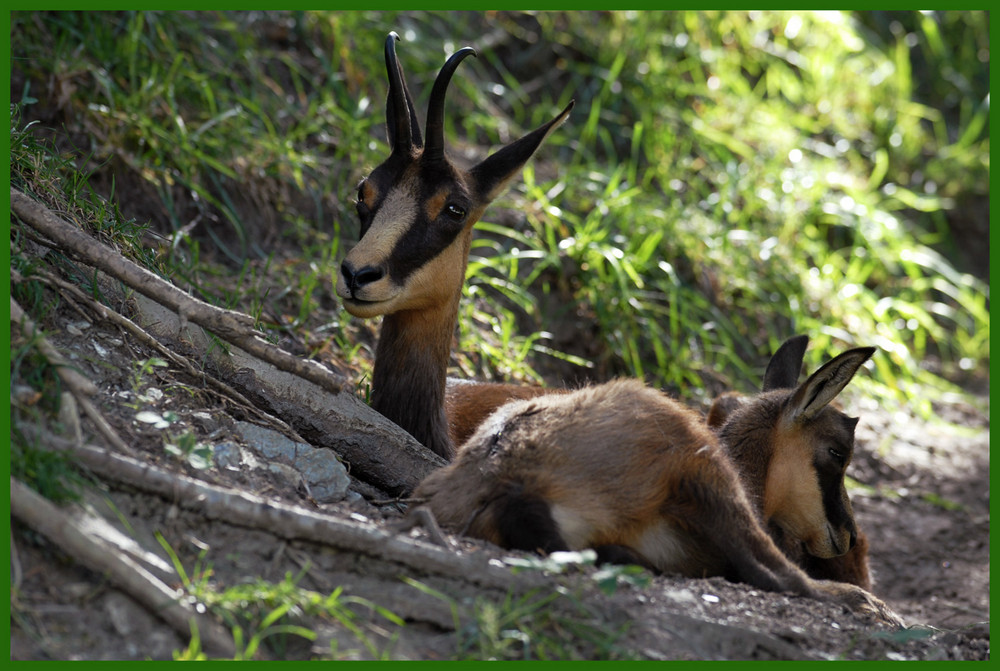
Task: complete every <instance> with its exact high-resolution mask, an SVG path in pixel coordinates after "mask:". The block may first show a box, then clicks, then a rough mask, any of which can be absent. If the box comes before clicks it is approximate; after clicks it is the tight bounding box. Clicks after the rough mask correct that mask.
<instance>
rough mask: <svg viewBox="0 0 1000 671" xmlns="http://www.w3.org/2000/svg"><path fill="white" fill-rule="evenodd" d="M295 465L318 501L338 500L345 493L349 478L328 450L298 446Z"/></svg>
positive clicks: (345, 470) (344, 469) (329, 501)
mask: <svg viewBox="0 0 1000 671" xmlns="http://www.w3.org/2000/svg"><path fill="white" fill-rule="evenodd" d="M295 466H296V468H298V470H299V472H300V473H301V474H302V477H303V478H305V481H306V483H307V484H308V485H309V491H310V492H312V495H313V498H314V499H316V500H317V501H319V502H320V503H332V502H334V501H339V500H341V499H342V498H344V495H345V494H347V488H348V487H349V486H350V484H351V478H350V476H348V475H347V469H346V468H344V465H343V464H341V463H340V462H339V461H337V457H336V455H334V453H333V452H331V451H330V450H320V449H316V448H314V447H306V448H300V451H299V457H298V458H297V459H296V460H295Z"/></svg>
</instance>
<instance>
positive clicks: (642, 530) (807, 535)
mask: <svg viewBox="0 0 1000 671" xmlns="http://www.w3.org/2000/svg"><path fill="white" fill-rule="evenodd" d="M862 354H864V353H861V354H856V355H853V358H854V359H859V358H860V357H861V356H862ZM868 355H870V351H869V352H867V354H864V357H863V358H867V356H868ZM844 356H846V354H845V355H842V357H844ZM840 359H841V357H838V359H835V360H834V361H833V362H831V363H830V364H828V365H827V366H825V367H824V368H823V369H821V370H820V371H818V372H817V374H816V375H814V376H813V377H811V378H810V379H809V380H807V382H806V383H804V384H803V385H802V386H800V387H799V388H798V389H796V390H776V391H772V392H768V393H765V394H762V395H761V396H760V397H758V398H757V399H754V401H752V402H750V403H748V404H747V405H745V406H743V407H741V408H740V409H739V411H738V412H736V413H734V415H733V416H732V417H730V418H728V420H727V421H726V422H725V423H724V425H723V427H722V431H720V433H719V435H720V436H723V439H722V443H721V444H720V441H719V438H718V437H717V436H716V433H714V432H713V431H711V430H710V429H709V428H708V426H707V424H706V423H705V422H704V421H703V420H701V418H700V416H698V415H697V414H695V413H693V412H692V411H690V410H688V409H686V408H684V407H683V406H681V405H680V404H678V403H677V402H675V401H673V400H671V399H670V398H668V397H666V396H665V395H663V394H661V393H660V392H657V391H655V390H652V389H649V388H647V387H645V386H644V385H643V384H642V383H640V382H638V381H634V380H632V381H628V380H625V381H615V382H612V383H608V384H605V385H600V386H596V387H589V388H584V389H581V390H578V391H574V392H568V393H563V394H554V395H547V396H540V397H537V398H533V399H529V400H522V401H515V402H512V403H509V404H507V405H505V406H503V407H502V408H500V409H499V410H498V411H497V412H495V413H494V414H493V415H492V416H490V417H489V419H487V421H486V422H485V423H483V424H482V425H481V426H480V427H479V429H478V430H477V431H476V432H475V433H474V434H473V436H472V437H471V438H470V439H469V441H468V442H467V443H466V444H465V445H464V446H463V447H462V449H461V450H460V451H459V453H458V455H457V456H456V458H455V460H454V462H453V463H452V464H450V465H449V466H447V467H445V468H443V469H440V470H438V471H436V472H435V473H432V474H431V475H429V476H428V477H427V478H426V479H425V480H424V481H423V482H422V483H421V484H420V485H419V487H418V488H417V490H416V491H415V492H414V498H415V499H418V500H422V501H424V502H425V505H427V506H428V507H429V508H430V510H431V511H432V512H433V514H434V516H435V517H436V518H437V520H438V521H439V522H440V523H441V524H442V526H443V527H445V528H449V529H451V530H453V531H460V532H462V533H466V534H468V535H471V536H476V537H480V538H484V539H486V540H489V541H492V542H494V543H497V544H500V545H503V546H506V547H515V548H520V549H528V550H534V549H542V550H544V551H552V550H556V549H583V548H601V547H605V546H613V547H624V548H627V549H628V550H629V551H631V552H632V553H634V554H635V555H637V556H638V557H639V558H640V560H641V563H643V564H645V565H648V566H652V567H654V568H656V569H658V570H660V571H664V572H676V573H681V574H684V575H690V576H702V575H725V576H727V577H730V578H733V579H737V580H742V581H745V582H748V583H750V584H753V585H756V586H758V587H761V588H764V589H769V590H777V591H792V592H795V593H798V594H802V595H807V596H813V597H819V598H827V599H831V600H834V601H837V602H840V603H843V604H845V605H847V606H849V607H852V608H854V609H856V610H861V611H865V612H868V613H872V614H875V615H876V616H878V617H880V618H881V619H883V620H885V621H888V622H893V623H897V624H898V623H899V622H900V620H899V619H898V617H897V616H895V614H893V613H892V611H891V610H889V609H888V607H886V606H885V604H883V603H882V602H881V601H879V600H878V599H877V598H875V597H874V596H872V595H871V594H869V593H868V592H867V591H864V590H863V589H861V588H859V587H857V586H855V585H848V584H843V583H836V582H830V581H826V580H815V579H813V578H810V577H809V576H808V575H807V574H806V573H805V572H804V571H803V570H802V569H800V568H799V567H798V566H796V565H795V564H793V563H792V561H790V560H789V557H788V556H786V554H783V553H782V549H781V548H779V546H778V545H777V544H776V543H775V541H774V539H773V538H772V537H771V535H769V534H768V532H767V531H765V529H766V528H767V525H768V524H770V523H773V524H774V525H775V526H776V533H778V534H779V535H780V536H781V537H782V538H783V540H784V542H785V543H787V547H788V550H789V551H790V552H792V553H795V554H799V553H803V552H804V549H806V548H809V547H811V546H810V542H811V541H812V540H813V539H812V537H811V534H813V532H814V529H813V528H812V527H813V526H816V523H817V520H815V519H812V518H813V513H812V512H811V511H812V510H813V508H810V506H814V505H815V504H811V503H810V504H807V505H806V506H805V508H806V514H805V515H804V519H805V520H806V523H805V525H804V527H808V528H804V527H803V526H802V525H800V524H799V523H800V522H801V520H800V519H799V517H798V516H797V515H798V513H796V512H795V510H789V509H787V508H789V505H788V503H789V502H788V501H784V500H782V498H781V497H780V496H779V497H777V499H774V500H777V503H775V506H776V507H775V509H774V510H773V511H772V515H773V517H772V519H770V520H766V519H765V516H764V507H765V506H766V505H768V501H769V500H772V499H773V497H769V494H768V493H767V491H766V488H767V485H768V484H770V485H771V486H777V485H778V484H783V485H785V486H787V483H785V482H784V479H783V478H779V479H778V480H779V481H780V482H777V483H776V482H773V481H772V479H771V478H769V477H768V472H769V470H770V466H771V464H770V462H771V459H772V456H773V455H772V456H767V455H766V454H765V455H764V456H761V455H760V454H759V453H760V452H764V453H766V452H767V451H768V450H769V449H772V448H773V449H775V450H776V451H777V452H778V453H779V457H778V458H779V460H780V459H781V458H782V457H781V456H780V453H782V452H788V453H789V455H788V457H787V460H788V461H792V460H793V459H794V458H798V460H799V462H800V463H808V462H810V461H813V460H814V459H817V458H818V457H817V456H816V455H815V454H813V452H812V451H810V450H807V449H805V448H804V447H802V444H803V441H801V435H799V434H801V433H802V432H803V431H805V428H804V427H806V425H807V424H809V423H812V422H819V427H818V428H817V431H818V432H819V434H820V435H821V436H822V435H823V434H824V432H825V431H830V432H833V433H842V432H843V431H844V430H846V429H847V427H848V425H849V426H850V428H851V429H852V430H853V423H852V422H851V421H850V420H848V419H847V418H845V417H844V416H843V415H841V414H840V413H837V412H836V411H834V410H832V409H830V408H826V407H825V402H828V400H829V398H827V397H830V398H832V396H831V393H832V394H833V395H835V393H836V392H831V391H830V390H826V389H824V388H823V386H822V385H820V386H816V379H817V376H820V377H822V375H821V373H824V371H826V372H827V373H828V372H829V370H830V369H831V368H830V367H831V364H834V363H836V362H838V360H840ZM861 360H862V361H863V359H861ZM843 363H844V362H843V361H840V362H839V363H838V365H837V366H833V368H834V369H838V368H842V364H843ZM855 363H856V364H857V365H860V362H858V361H856V360H855V361H853V363H852V365H853V364H855ZM851 374H853V373H851ZM842 378H843V376H842V375H841V376H840V377H839V378H838V379H839V380H841V381H842ZM847 379H848V380H849V377H848V378H847ZM843 383H844V384H846V382H843ZM837 384H840V382H837ZM840 387H842V384H840ZM801 389H809V390H810V391H811V392H816V393H813V394H811V395H809V396H807V397H806V398H805V400H804V401H803V400H802V399H801V398H800V396H801V394H799V393H798V392H799V391H800V390H801ZM817 390H818V391H817ZM837 391H839V389H838V390H837ZM813 398H819V399H820V400H821V401H823V400H824V399H825V402H824V403H823V405H824V407H816V406H815V404H814V403H813V401H812V399H813ZM827 425H829V426H827ZM727 430H728V432H727ZM727 435H728V436H729V438H728V439H727V438H726V436H727ZM734 435H739V436H741V439H740V440H739V441H733V438H732V437H733V436H734ZM795 438H799V439H800V440H798V441H796V440H794V439H795ZM852 438H853V435H852ZM823 440H825V439H824V438H821V439H817V440H816V441H814V442H817V443H822V442H823ZM806 442H808V441H806ZM730 443H732V444H730ZM838 445H839V443H838ZM823 449H826V448H823ZM838 463H839V462H838ZM782 468H790V467H789V466H786V467H782ZM802 468H803V469H805V470H804V471H801V473H803V474H804V477H803V478H802V479H808V475H809V473H810V472H811V469H810V468H809V467H807V466H803V467H802ZM823 468H824V469H826V468H827V467H826V466H823ZM841 479H842V471H841ZM818 492H819V487H818V486H816V487H815V488H814V491H811V492H809V496H811V497H812V498H813V499H815V498H816V497H817V496H818V495H819V494H818ZM831 492H833V494H829V495H828V494H825V493H824V494H823V496H826V497H827V498H830V499H831V500H832V501H834V503H837V501H838V500H839V499H838V498H837V496H836V488H835V487H834V488H833V489H832V490H831ZM798 494H799V495H800V496H801V495H802V493H801V492H798ZM800 503H801V502H800ZM823 505H825V499H824V503H823V504H821V505H820V509H822V506H823ZM799 507H800V508H801V506H799ZM791 508H792V509H794V508H795V506H791ZM841 512H845V513H846V517H843V516H841V517H843V519H840V518H839V517H838V520H839V522H838V525H839V526H836V528H835V527H834V526H832V522H830V521H829V520H827V519H826V517H825V516H824V518H823V519H822V520H821V521H819V526H820V527H821V529H822V530H823V531H824V532H826V534H827V535H826V536H824V538H821V539H819V541H823V542H824V543H827V544H830V543H832V544H834V545H836V544H837V542H839V541H836V540H835V539H836V538H837V537H838V534H840V533H841V530H842V528H848V529H847V535H848V536H850V535H851V532H850V528H849V527H852V526H853V518H851V517H850V511H849V509H848V510H847V511H841ZM835 517H836V516H835ZM794 534H801V536H796V537H795V541H794V542H793V541H792V537H793V535H794ZM817 542H818V541H817ZM819 544H820V545H823V543H819ZM856 547H857V546H856ZM844 549H846V547H845V548H844ZM796 558H797V559H799V560H802V561H803V562H807V561H811V558H806V557H804V556H798V557H796Z"/></svg>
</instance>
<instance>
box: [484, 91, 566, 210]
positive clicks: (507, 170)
mask: <svg viewBox="0 0 1000 671" xmlns="http://www.w3.org/2000/svg"><path fill="white" fill-rule="evenodd" d="M575 104H576V102H575V101H572V100H571V101H570V103H569V105H567V106H566V109H564V110H563V111H562V112H560V113H559V116H557V117H556V118H555V119H553V120H552V121H550V122H548V123H547V124H545V125H544V126H540V127H538V128H536V129H535V130H533V131H531V132H530V133H528V134H527V135H525V136H524V137H522V138H521V139H520V140H515V141H514V142H511V143H510V144H508V145H507V146H506V147H503V148H502V149H499V150H497V151H496V152H495V153H493V154H491V155H490V156H488V157H487V158H485V159H483V161H482V162H480V163H479V164H477V165H476V166H475V167H474V168H473V169H472V179H473V181H474V184H475V189H476V193H477V194H478V195H479V197H480V198H481V199H482V200H483V202H487V203H488V202H490V201H492V200H493V199H494V198H496V197H497V196H499V195H500V193H501V192H503V190H504V189H505V188H506V187H507V184H509V183H510V181H511V180H512V179H514V178H515V177H517V175H518V173H520V171H521V168H523V167H524V164H525V163H527V162H528V159H529V158H531V155H532V154H534V153H535V150H537V149H538V147H540V146H541V144H542V142H544V141H545V138H547V137H548V136H549V134H550V133H552V131H554V130H555V129H556V127H558V126H559V124H561V123H562V122H563V121H565V120H566V117H567V116H569V112H570V110H571V109H573V105H575Z"/></svg>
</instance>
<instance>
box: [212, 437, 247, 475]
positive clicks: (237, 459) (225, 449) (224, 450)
mask: <svg viewBox="0 0 1000 671" xmlns="http://www.w3.org/2000/svg"><path fill="white" fill-rule="evenodd" d="M214 451H215V463H216V464H217V465H218V466H219V468H231V469H235V470H239V468H240V466H241V465H242V464H243V451H242V450H241V449H240V446H239V445H237V444H236V443H233V442H230V441H226V442H224V443H219V444H218V445H216V446H215V448H214Z"/></svg>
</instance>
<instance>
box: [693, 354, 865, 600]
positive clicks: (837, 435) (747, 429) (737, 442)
mask: <svg viewBox="0 0 1000 671" xmlns="http://www.w3.org/2000/svg"><path fill="white" fill-rule="evenodd" d="M808 342H809V338H808V337H807V336H796V337H794V338H789V339H788V340H787V341H785V343H784V344H782V346H781V347H780V348H778V351H777V352H775V353H774V356H773V357H771V360H770V362H769V363H768V365H767V369H766V371H765V373H764V384H763V389H762V392H761V393H760V394H758V395H756V396H754V397H751V398H741V397H735V396H729V395H727V396H724V397H722V398H720V399H717V400H716V402H715V403H714V404H713V406H712V409H711V410H710V411H709V416H708V424H709V426H711V427H712V428H713V429H715V431H716V432H717V433H718V435H719V438H720V441H721V443H722V444H723V445H724V446H725V448H726V450H727V451H728V453H729V455H730V457H731V458H732V460H733V461H734V463H735V464H736V465H737V467H738V469H739V470H740V472H741V473H742V474H743V478H742V479H743V482H744V486H745V487H746V489H747V493H748V494H749V495H750V497H751V499H752V500H754V501H755V502H756V504H757V506H758V508H759V509H760V510H761V512H762V514H763V517H764V520H765V521H766V523H767V525H768V528H769V531H770V532H771V535H772V536H773V537H774V538H775V541H776V542H777V543H778V545H779V546H781V547H782V549H784V550H785V552H786V554H789V555H790V556H795V555H797V554H805V555H809V556H811V557H817V558H824V559H826V558H832V557H838V556H841V555H843V554H845V553H847V552H848V550H851V549H852V548H854V546H855V544H856V543H857V539H858V528H857V525H856V523H855V521H854V514H853V511H852V509H851V501H850V499H849V498H848V496H847V490H846V489H845V486H844V474H845V471H846V469H847V466H848V464H850V462H851V458H852V456H853V454H854V429H855V426H857V423H858V419H857V418H856V417H848V416H847V415H845V414H844V413H842V412H840V411H839V410H837V409H836V408H834V407H832V406H831V405H830V404H831V401H833V400H834V399H835V398H836V397H837V395H838V394H840V392H841V391H842V390H843V389H844V387H846V386H847V383H848V382H850V381H851V379H852V378H853V377H854V374H855V373H856V372H857V371H858V369H859V368H860V367H861V366H862V365H863V364H864V363H865V361H867V360H868V359H869V358H870V357H871V356H872V354H873V353H874V352H875V348H874V347H858V348H855V349H851V350H848V351H846V352H844V353H842V354H840V355H839V356H836V357H834V358H833V359H831V360H830V361H828V362H827V363H826V364H824V365H823V366H822V367H820V368H819V369H818V370H817V371H816V372H815V373H813V374H812V375H810V376H809V378H808V379H806V381H805V382H803V383H801V384H799V383H798V377H799V373H800V371H801V369H802V360H803V355H804V354H805V350H806V346H807V344H808ZM859 580H860V581H862V582H867V575H865V576H864V577H863V578H859Z"/></svg>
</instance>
